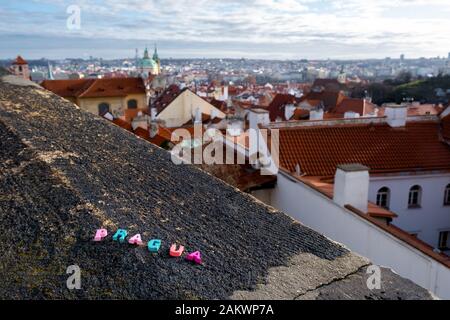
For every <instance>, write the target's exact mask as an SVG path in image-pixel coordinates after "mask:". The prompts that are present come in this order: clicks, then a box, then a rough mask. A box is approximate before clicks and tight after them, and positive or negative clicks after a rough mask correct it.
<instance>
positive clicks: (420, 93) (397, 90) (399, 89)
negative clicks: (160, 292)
mask: <svg viewBox="0 0 450 320" xmlns="http://www.w3.org/2000/svg"><path fill="white" fill-rule="evenodd" d="M439 88H440V89H442V90H444V91H446V90H447V89H450V76H437V77H433V78H429V79H424V80H420V79H419V80H413V81H408V82H406V83H399V82H398V81H396V80H387V81H385V82H383V83H373V84H370V85H368V86H364V87H358V88H356V89H355V90H354V91H353V92H352V96H353V97H363V96H364V94H365V91H367V92H368V93H369V94H370V95H371V96H372V99H373V102H374V103H376V104H378V105H381V104H383V103H386V102H397V103H400V102H402V101H404V99H406V98H412V99H414V101H421V102H429V103H447V102H448V101H449V100H450V95H442V96H437V95H436V89H439Z"/></svg>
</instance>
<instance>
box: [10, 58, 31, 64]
mask: <svg viewBox="0 0 450 320" xmlns="http://www.w3.org/2000/svg"><path fill="white" fill-rule="evenodd" d="M12 64H13V65H18V66H23V65H26V64H28V62H27V61H26V60H25V59H24V58H22V57H21V56H17V58H16V60H14V61H13V63H12Z"/></svg>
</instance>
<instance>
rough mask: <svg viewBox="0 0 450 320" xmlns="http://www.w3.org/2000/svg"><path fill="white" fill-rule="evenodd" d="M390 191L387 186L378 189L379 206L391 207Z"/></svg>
mask: <svg viewBox="0 0 450 320" xmlns="http://www.w3.org/2000/svg"><path fill="white" fill-rule="evenodd" d="M390 193H391V191H390V190H389V188H387V187H383V188H381V189H380V190H378V193H377V206H379V207H382V208H385V209H389V200H390Z"/></svg>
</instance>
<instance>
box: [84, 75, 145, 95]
mask: <svg viewBox="0 0 450 320" xmlns="http://www.w3.org/2000/svg"><path fill="white" fill-rule="evenodd" d="M129 94H145V86H144V81H143V80H142V78H109V79H96V80H95V81H94V83H93V84H92V85H91V86H90V87H89V88H88V89H87V90H86V91H84V92H83V93H82V94H81V95H80V98H97V97H125V96H127V95H129Z"/></svg>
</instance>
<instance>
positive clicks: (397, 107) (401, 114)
mask: <svg viewBox="0 0 450 320" xmlns="http://www.w3.org/2000/svg"><path fill="white" fill-rule="evenodd" d="M384 114H385V115H386V117H387V123H388V124H389V125H390V126H391V127H393V128H398V127H404V126H405V125H406V117H407V115H408V108H407V107H406V105H404V104H387V105H386V106H385V112H384Z"/></svg>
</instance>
